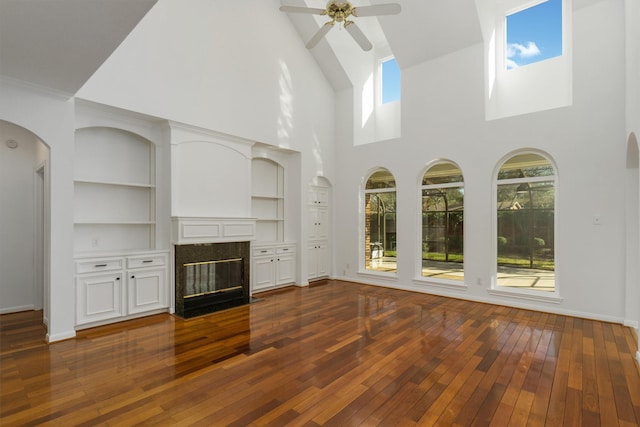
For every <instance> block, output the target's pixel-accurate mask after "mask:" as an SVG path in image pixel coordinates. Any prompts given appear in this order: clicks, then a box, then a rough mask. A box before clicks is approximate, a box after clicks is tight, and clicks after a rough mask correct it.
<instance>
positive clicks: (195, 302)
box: [175, 242, 250, 318]
mask: <svg viewBox="0 0 640 427" xmlns="http://www.w3.org/2000/svg"><path fill="white" fill-rule="evenodd" d="M249 253H250V243H249V242H225V243H203V244H191V245H176V246H175V274H176V278H175V279H176V293H175V295H176V301H175V303H176V314H177V315H178V316H180V317H183V318H190V317H194V316H200V315H203V314H207V313H213V312H214V311H219V310H223V309H226V308H231V307H236V306H239V305H243V304H248V303H249V277H250V275H249V274H250V270H249V265H250V258H249V256H250V255H249Z"/></svg>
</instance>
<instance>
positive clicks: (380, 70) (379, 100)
mask: <svg viewBox="0 0 640 427" xmlns="http://www.w3.org/2000/svg"><path fill="white" fill-rule="evenodd" d="M391 60H395V61H396V65H397V64H398V60H397V59H396V57H395V56H394V55H388V56H385V57H383V58H381V59H379V60H378V72H377V75H378V78H377V80H378V84H377V85H376V86H377V92H378V94H377V97H376V103H377V104H378V105H389V104H393V103H394V102H400V101H401V100H402V78H401V74H400V66H399V65H398V79H399V81H398V86H399V92H398V99H394V100H393V101H387V102H383V95H384V72H383V69H384V64H385V63H387V62H389V61H391Z"/></svg>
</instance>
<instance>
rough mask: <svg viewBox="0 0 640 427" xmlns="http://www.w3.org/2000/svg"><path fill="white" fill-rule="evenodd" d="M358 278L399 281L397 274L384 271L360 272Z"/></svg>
mask: <svg viewBox="0 0 640 427" xmlns="http://www.w3.org/2000/svg"><path fill="white" fill-rule="evenodd" d="M358 276H361V277H370V278H376V279H385V280H393V281H395V280H397V279H398V274H397V273H386V272H384V271H375V270H360V271H358Z"/></svg>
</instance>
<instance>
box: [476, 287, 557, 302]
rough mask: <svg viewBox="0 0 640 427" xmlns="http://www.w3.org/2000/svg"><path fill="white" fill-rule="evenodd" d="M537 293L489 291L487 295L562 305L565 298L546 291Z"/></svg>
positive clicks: (514, 290)
mask: <svg viewBox="0 0 640 427" xmlns="http://www.w3.org/2000/svg"><path fill="white" fill-rule="evenodd" d="M535 292H537V293H536V294H533V293H530V292H524V291H518V290H516V289H510V290H506V289H495V288H494V289H487V293H489V294H491V295H495V296H498V297H507V298H519V299H524V300H529V301H540V302H552V303H554V304H560V303H561V302H562V301H563V298H562V297H560V296H558V295H556V294H555V293H551V292H546V291H535Z"/></svg>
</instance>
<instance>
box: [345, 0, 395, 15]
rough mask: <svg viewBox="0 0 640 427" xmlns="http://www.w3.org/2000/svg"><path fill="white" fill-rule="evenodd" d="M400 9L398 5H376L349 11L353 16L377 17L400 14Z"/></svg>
mask: <svg viewBox="0 0 640 427" xmlns="http://www.w3.org/2000/svg"><path fill="white" fill-rule="evenodd" d="M401 10H402V8H401V7H400V5H399V4H398V3H387V4H376V5H373V6H361V7H354V8H353V9H352V10H351V14H352V15H353V16H358V17H359V16H377V15H396V14H398V13H400V11H401Z"/></svg>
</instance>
